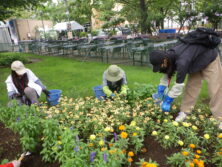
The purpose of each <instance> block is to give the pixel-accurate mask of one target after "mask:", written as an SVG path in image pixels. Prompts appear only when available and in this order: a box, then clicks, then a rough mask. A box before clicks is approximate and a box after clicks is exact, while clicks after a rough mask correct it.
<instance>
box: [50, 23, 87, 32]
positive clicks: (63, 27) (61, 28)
mask: <svg viewBox="0 0 222 167" xmlns="http://www.w3.org/2000/svg"><path fill="white" fill-rule="evenodd" d="M69 23H70V24H71V30H84V27H83V26H82V25H80V24H79V23H77V22H76V21H70V22H62V23H57V24H56V25H55V26H54V27H53V28H54V30H56V31H66V30H67V29H68V24H69Z"/></svg>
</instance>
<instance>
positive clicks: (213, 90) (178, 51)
mask: <svg viewBox="0 0 222 167" xmlns="http://www.w3.org/2000/svg"><path fill="white" fill-rule="evenodd" d="M220 42H221V40H220V38H219V36H218V34H217V33H216V32H215V31H214V30H212V29H207V28H197V29H196V31H193V32H191V33H189V34H188V35H187V36H185V37H184V38H181V39H180V43H178V44H177V45H176V46H174V47H172V48H171V49H169V50H168V51H160V50H154V51H152V52H151V53H150V62H151V64H152V65H153V72H160V73H164V74H165V75H164V76H163V77H162V78H161V80H160V84H159V85H158V91H157V95H158V97H162V96H163V94H164V91H165V89H166V87H167V86H168V85H169V81H170V79H171V78H172V76H173V74H174V73H175V72H176V71H177V74H176V83H175V84H174V85H173V87H172V88H171V90H170V91H169V92H168V94H167V95H166V96H165V98H164V99H163V103H162V105H161V107H162V110H163V111H169V110H170V107H171V103H172V102H173V100H174V99H175V98H176V97H178V96H179V95H181V94H182V90H183V87H184V83H183V82H184V80H185V77H186V75H187V74H189V75H188V81H187V84H186V87H185V91H184V96H183V100H182V104H181V107H180V113H179V115H178V116H177V117H176V121H178V122H180V121H183V120H184V119H186V117H187V115H188V114H189V113H190V112H191V111H192V108H193V106H194V105H195V103H196V100H197V97H198V95H199V92H200V88H201V84H202V80H206V81H207V83H208V91H209V96H210V98H211V100H210V104H209V105H210V109H211V111H212V114H213V116H214V117H215V118H216V119H217V120H218V121H220V124H219V129H221V130H222V112H221V109H222V103H221V99H222V68H221V62H220V57H219V49H218V48H217V46H218V45H219V43H220Z"/></svg>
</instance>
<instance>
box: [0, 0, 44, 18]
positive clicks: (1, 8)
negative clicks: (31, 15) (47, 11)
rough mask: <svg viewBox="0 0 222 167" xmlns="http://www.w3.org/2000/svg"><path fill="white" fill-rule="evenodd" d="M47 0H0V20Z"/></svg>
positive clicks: (30, 8) (31, 8)
mask: <svg viewBox="0 0 222 167" xmlns="http://www.w3.org/2000/svg"><path fill="white" fill-rule="evenodd" d="M47 1H48V0H0V20H2V21H3V20H5V19H7V18H9V17H11V16H13V15H14V14H15V13H21V12H22V11H23V10H26V9H29V10H33V9H34V8H36V7H37V6H40V5H43V3H44V2H47Z"/></svg>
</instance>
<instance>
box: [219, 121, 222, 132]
mask: <svg viewBox="0 0 222 167" xmlns="http://www.w3.org/2000/svg"><path fill="white" fill-rule="evenodd" d="M218 128H219V130H221V131H222V122H220V123H219V125H218Z"/></svg>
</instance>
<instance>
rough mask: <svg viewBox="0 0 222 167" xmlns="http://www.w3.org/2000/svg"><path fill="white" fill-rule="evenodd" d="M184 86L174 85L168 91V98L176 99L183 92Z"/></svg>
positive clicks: (182, 84) (181, 84)
mask: <svg viewBox="0 0 222 167" xmlns="http://www.w3.org/2000/svg"><path fill="white" fill-rule="evenodd" d="M184 85H185V84H184V83H180V84H179V83H175V84H174V85H173V87H172V88H171V90H170V91H169V93H168V96H170V97H171V98H177V97H178V96H180V95H181V94H182V92H183V87H184Z"/></svg>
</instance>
